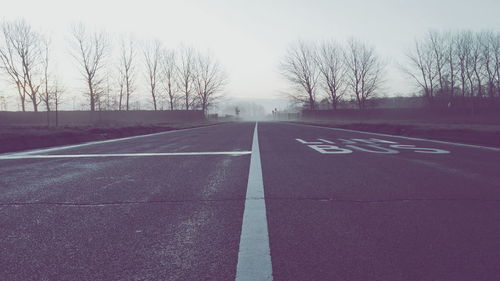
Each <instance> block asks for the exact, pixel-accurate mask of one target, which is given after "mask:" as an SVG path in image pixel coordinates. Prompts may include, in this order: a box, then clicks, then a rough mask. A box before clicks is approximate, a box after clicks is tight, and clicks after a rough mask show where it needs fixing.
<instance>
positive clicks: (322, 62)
mask: <svg viewBox="0 0 500 281" xmlns="http://www.w3.org/2000/svg"><path fill="white" fill-rule="evenodd" d="M343 52H344V51H343V49H342V47H341V46H340V45H338V44H337V43H335V42H323V43H322V44H321V45H320V47H319V50H318V54H317V56H316V64H317V65H318V68H319V71H320V73H321V79H320V81H321V84H322V86H323V88H324V89H325V90H326V92H327V93H328V97H329V100H330V103H331V104H332V107H333V108H334V109H336V108H337V106H338V104H339V102H340V100H341V99H342V96H343V95H344V93H345V90H346V81H345V78H346V75H345V74H346V68H345V64H344V53H343Z"/></svg>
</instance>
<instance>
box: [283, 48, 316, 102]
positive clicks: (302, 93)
mask: <svg viewBox="0 0 500 281" xmlns="http://www.w3.org/2000/svg"><path fill="white" fill-rule="evenodd" d="M280 68H281V74H282V75H283V77H284V78H285V79H286V80H288V81H289V82H290V83H291V84H292V85H293V86H294V87H296V88H297V89H298V91H297V92H296V93H294V94H291V97H292V98H293V99H295V100H299V101H301V102H304V103H306V104H307V105H308V108H309V109H315V108H316V86H317V84H318V80H319V75H320V71H319V68H318V65H317V61H316V47H315V46H314V45H311V44H306V43H305V42H302V41H297V42H295V43H293V44H291V45H290V46H289V48H288V50H287V53H286V55H285V57H284V59H283V61H282V62H281V65H280Z"/></svg>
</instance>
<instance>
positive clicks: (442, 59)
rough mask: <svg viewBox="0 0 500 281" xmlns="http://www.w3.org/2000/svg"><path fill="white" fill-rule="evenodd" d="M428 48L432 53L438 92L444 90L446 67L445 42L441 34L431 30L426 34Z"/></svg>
mask: <svg viewBox="0 0 500 281" xmlns="http://www.w3.org/2000/svg"><path fill="white" fill-rule="evenodd" d="M428 40H429V42H428V43H429V47H430V49H431V50H432V53H433V60H434V66H435V68H436V69H435V71H436V73H437V78H438V82H439V91H440V92H442V91H444V90H445V80H444V68H445V65H446V52H445V50H446V47H445V40H444V37H443V35H442V34H441V33H439V32H438V31H435V30H431V31H429V33H428Z"/></svg>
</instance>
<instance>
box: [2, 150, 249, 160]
mask: <svg viewBox="0 0 500 281" xmlns="http://www.w3.org/2000/svg"><path fill="white" fill-rule="evenodd" d="M251 153H252V152H251V151H219V152H165V153H162V152H157V153H104V154H45V155H43V154H40V155H32V154H24V155H14V154H13V155H6V156H0V160H9V159H50V158H93V157H148V156H197V155H230V156H240V155H248V154H251Z"/></svg>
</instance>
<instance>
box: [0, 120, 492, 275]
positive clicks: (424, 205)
mask: <svg viewBox="0 0 500 281" xmlns="http://www.w3.org/2000/svg"><path fill="white" fill-rule="evenodd" d="M254 126H255V123H237V124H223V125H217V126H211V127H205V128H197V129H190V130H183V131H178V132H169V133H166V134H160V135H154V136H148V137H142V138H132V139H128V140H122V141H117V142H109V143H100V144H93V145H88V146H81V147H76V148H71V149H64V150H54V151H48V152H39V153H38V154H66V155H72V154H100V153H104V154H107V153H160V152H161V153H163V152H225V151H250V150H251V147H252V136H253V130H254ZM258 132H259V134H258V137H259V143H260V157H261V162H262V163H261V165H262V171H263V181H264V192H265V202H266V207H267V220H268V228H269V243H270V252H271V258H272V269H273V276H274V280H339V281H340V280H381V281H382V280H384V281H387V280H415V281H425V280H429V281H430V280H443V281H444V280H449V281H461V280H464V281H472V280H486V281H489V280H491V281H495V280H500V266H499V265H500V161H499V160H500V151H492V150H485V149H480V148H471V147H462V146H456V145H451V144H443V143H433V142H427V141H416V140H407V139H401V138H396V137H386V136H377V135H371V134H365V133H359V132H348V131H342V130H332V129H327V128H318V127H312V126H303V125H293V124H287V123H264V122H263V123H259V128H258ZM371 138H375V139H378V140H377V142H378V143H374V140H371V142H372V143H371V144H368V143H367V142H366V140H367V139H371ZM296 139H301V140H302V141H303V142H318V143H317V144H314V145H318V144H319V145H334V146H338V147H339V148H338V149H334V148H330V150H327V151H342V150H343V151H345V150H346V149H349V150H352V153H348V154H322V153H320V152H318V151H317V150H314V149H312V148H311V147H309V146H308V144H304V143H303V142H300V141H297V140H296ZM318 139H321V140H318ZM353 139H354V140H353ZM360 139H361V140H360ZM380 140H383V141H385V142H383V143H382V142H380ZM387 141H392V142H397V144H396V143H388V142H387ZM373 144H377V146H375V147H374V146H370V145H373ZM349 145H351V147H349ZM391 145H393V146H395V147H396V148H394V147H391ZM397 145H415V146H416V147H419V148H430V149H441V150H446V151H449V153H446V154H429V153H418V152H415V151H420V152H422V151H424V152H430V151H432V150H415V149H408V147H401V146H399V147H398V146H397ZM377 147H381V149H377ZM323 148H325V147H324V146H323ZM403 148H406V149H403ZM362 150H374V151H386V152H387V151H392V152H393V154H380V153H373V152H367V151H362ZM394 151H396V152H394ZM249 162H250V155H240V156H232V155H197V156H151V157H113V158H111V157H103V158H64V159H16V160H14V159H8V160H6V159H3V160H2V159H0V280H9V281H11V280H234V279H235V275H236V267H237V263H238V250H239V243H240V235H241V227H242V218H243V211H244V207H245V194H246V188H247V182H248V171H249V164H250V163H249Z"/></svg>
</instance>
